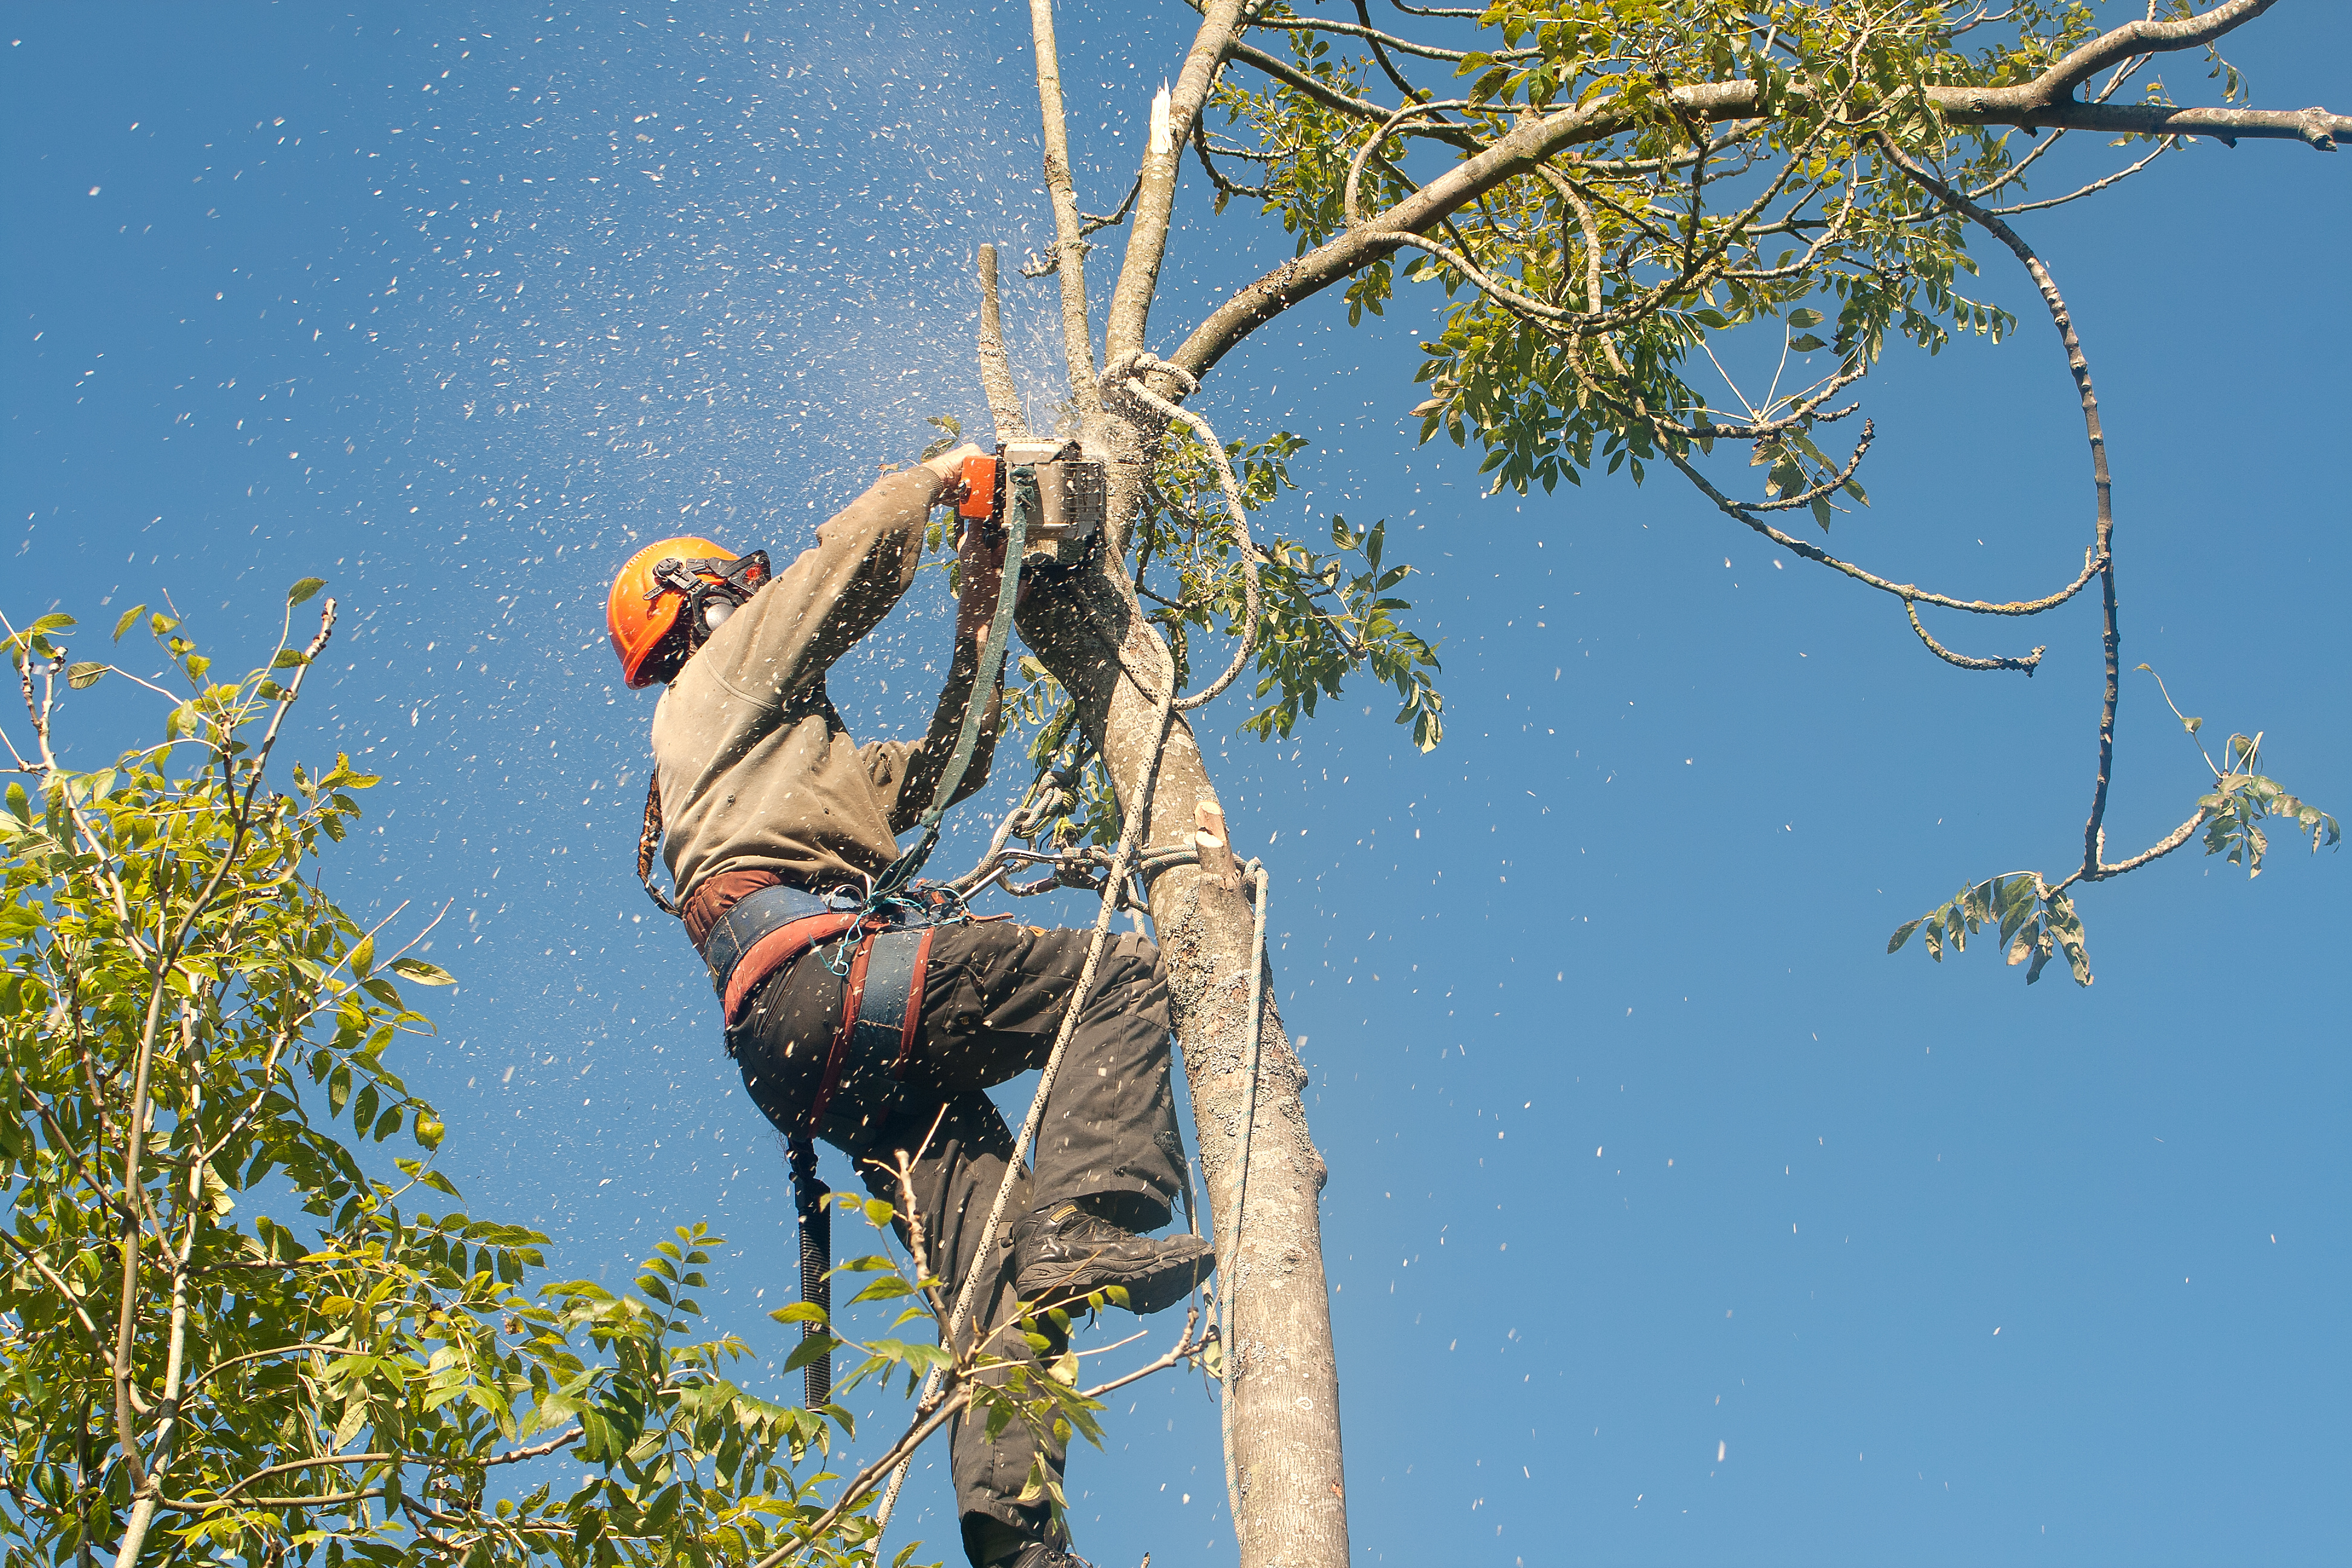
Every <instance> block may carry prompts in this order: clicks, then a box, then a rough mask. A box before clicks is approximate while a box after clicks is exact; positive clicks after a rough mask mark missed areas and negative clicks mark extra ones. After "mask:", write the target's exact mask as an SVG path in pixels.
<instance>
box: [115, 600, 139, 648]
mask: <svg viewBox="0 0 2352 1568" xmlns="http://www.w3.org/2000/svg"><path fill="white" fill-rule="evenodd" d="M146 613H147V606H146V605H131V607H130V608H129V609H127V610H125V611H123V612H122V618H121V620H119V621H117V622H115V623H114V640H115V641H116V642H121V640H122V634H123V633H125V632H127V631H129V630H130V629H131V622H133V621H135V620H137V619H138V618H139V617H140V616H143V615H145V614H146Z"/></svg>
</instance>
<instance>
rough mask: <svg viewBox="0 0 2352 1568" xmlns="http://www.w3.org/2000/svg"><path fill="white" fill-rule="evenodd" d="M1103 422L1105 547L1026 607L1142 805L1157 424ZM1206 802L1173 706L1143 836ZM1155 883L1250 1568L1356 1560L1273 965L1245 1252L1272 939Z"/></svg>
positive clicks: (1297, 1105) (1233, 1474)
mask: <svg viewBox="0 0 2352 1568" xmlns="http://www.w3.org/2000/svg"><path fill="white" fill-rule="evenodd" d="M1096 428H1097V429H1098V430H1100V431H1101V432H1102V438H1101V440H1100V442H1099V444H1097V442H1095V441H1089V443H1088V445H1089V447H1090V448H1094V449H1096V450H1097V454H1098V455H1101V456H1105V457H1108V458H1109V460H1110V496H1109V498H1108V499H1109V503H1110V504H1109V507H1108V512H1109V519H1108V526H1107V528H1106V533H1107V535H1108V538H1107V540H1106V544H1107V546H1108V548H1106V549H1105V550H1104V551H1103V552H1101V553H1100V554H1099V555H1097V556H1096V557H1094V558H1093V559H1092V560H1091V561H1090V562H1089V563H1088V564H1087V566H1085V567H1084V568H1082V569H1081V570H1080V571H1079V572H1078V573H1077V574H1075V575H1074V576H1073V577H1072V578H1071V579H1070V580H1068V581H1066V582H1065V583H1061V584H1054V585H1052V586H1051V587H1050V588H1048V589H1047V590H1046V591H1044V592H1033V593H1032V594H1031V595H1030V598H1029V600H1028V603H1027V604H1026V605H1025V606H1024V609H1023V611H1022V613H1021V622H1020V624H1021V630H1022V634H1023V636H1024V637H1025V638H1026V639H1027V640H1028V642H1029V644H1030V646H1031V647H1033V648H1034V649H1035V650H1036V652H1037V655H1038V657H1039V658H1041V659H1042V660H1043V661H1044V662H1045V666H1046V668H1048V669H1050V670H1052V671H1053V673H1054V675H1055V679H1059V680H1060V681H1061V682H1062V683H1063V685H1065V686H1066V687H1067V688H1068V689H1070V691H1071V692H1072V694H1073V695H1074V696H1075V697H1076V700H1077V704H1078V713H1079V719H1080V722H1081V723H1083V724H1084V726H1085V728H1086V731H1087V735H1088V736H1089V737H1090V738H1091V739H1092V740H1093V741H1094V742H1095V744H1096V745H1097V747H1098V748H1099V749H1100V752H1101V754H1102V757H1103V760H1104V762H1105V763H1106V764H1107V765H1108V768H1109V771H1110V776H1111V779H1112V782H1113V784H1114V785H1115V786H1116V787H1117V789H1118V800H1119V806H1120V809H1121V811H1122V812H1128V811H1133V810H1135V809H1136V808H1137V805H1138V802H1137V798H1136V796H1137V786H1138V784H1139V782H1140V781H1141V780H1142V778H1143V776H1144V774H1145V773H1146V772H1147V770H1148V769H1149V768H1150V760H1151V752H1152V748H1153V744H1154V742H1155V739H1156V736H1155V733H1154V731H1155V729H1156V718H1157V698H1158V695H1159V691H1158V687H1159V683H1160V682H1161V681H1163V680H1165V679H1169V678H1170V675H1171V670H1170V668H1169V666H1170V659H1169V656H1168V653H1167V650H1166V647H1165V646H1164V645H1163V644H1162V643H1161V642H1160V637H1159V636H1158V634H1157V633H1156V632H1155V631H1154V630H1153V628H1152V627H1151V626H1150V624H1149V623H1148V622H1146V621H1145V620H1144V618H1143V616H1142V614H1141V611H1140V607H1139V605H1138V603H1137V601H1136V597H1135V594H1134V591H1133V589H1132V588H1131V587H1130V586H1129V584H1128V582H1127V581H1126V579H1125V577H1124V576H1123V575H1122V574H1121V573H1120V572H1119V571H1118V562H1119V561H1120V560H1121V559H1122V553H1123V552H1122V551H1121V550H1120V543H1121V542H1122V541H1123V540H1124V539H1125V537H1126V534H1127V530H1128V526H1129V523H1130V522H1131V521H1132V520H1133V518H1134V516H1135V512H1136V507H1137V502H1138V500H1139V496H1140V493H1141V480H1142V476H1143V473H1144V471H1145V469H1146V468H1147V467H1148V465H1149V462H1150V446H1149V441H1150V439H1151V438H1150V437H1147V436H1146V435H1145V433H1143V432H1139V431H1138V430H1136V429H1135V428H1134V427H1133V426H1129V425H1126V424H1125V423H1123V422H1121V421H1118V420H1117V419H1115V418H1112V419H1108V421H1106V423H1104V424H1102V425H1098V426H1096ZM1089 434H1090V435H1091V434H1093V432H1091V431H1090V432H1089ZM1215 657H1217V658H1223V657H1224V655H1223V653H1222V652H1219V653H1218V654H1217V655H1216V656H1215ZM1137 677H1141V678H1142V681H1143V682H1148V683H1149V686H1148V687H1147V686H1146V685H1145V684H1140V683H1139V680H1138V679H1137ZM1203 802H1206V803H1211V804H1216V802H1217V795H1216V789H1215V786H1214V785H1213V784H1211V783H1210V781H1209V774H1208V769H1207V767H1206V765H1205V763H1204V761H1203V759H1202V754H1201V748H1200V745H1199V743H1198V742H1197V741H1196V740H1195V739H1194V737H1193V734H1192V727H1191V726H1190V725H1189V724H1187V723H1186V722H1185V721H1184V719H1183V718H1182V716H1181V715H1179V716H1177V717H1176V718H1175V720H1174V721H1173V723H1172V725H1171V732H1170V734H1169V736H1168V742H1167V747H1166V750H1165V752H1164V754H1163V755H1162V758H1161V761H1160V771H1159V775H1158V779H1157V782H1156V784H1154V785H1153V787H1152V789H1151V790H1150V794H1149V799H1148V801H1147V802H1146V803H1144V804H1145V805H1146V808H1147V809H1148V810H1149V812H1150V816H1149V817H1148V818H1147V820H1146V821H1145V823H1144V831H1143V834H1142V837H1141V843H1142V844H1143V845H1145V846H1147V847H1162V846H1173V845H1178V844H1189V843H1191V842H1192V826H1193V822H1194V820H1195V813H1196V811H1197V810H1198V808H1199V806H1200V805H1201V804H1202V803H1203ZM1150 897H1151V917H1152V921H1153V923H1154V925H1155V926H1156V927H1157V928H1158V931H1159V937H1160V952H1161V954H1162V956H1163V958H1164V959H1165V961H1166V963H1167V966H1168V974H1169V986H1170V1000H1171V1006H1172V1010H1173V1015H1174V1021H1175V1028H1176V1035H1177V1038H1178V1040H1179V1041H1180V1042H1181V1048H1182V1053H1183V1061H1184V1073H1185V1078H1186V1080H1187V1082H1188V1083H1189V1085H1190V1087H1191V1089H1192V1120H1193V1130H1194V1139H1195V1142H1196V1143H1197V1144H1198V1146H1199V1149H1200V1153H1201V1163H1202V1168H1203V1173H1204V1176H1205V1188H1206V1192H1207V1202H1208V1206H1209V1214H1210V1215H1211V1216H1213V1224H1214V1228H1215V1237H1216V1246H1217V1279H1218V1287H1217V1288H1218V1289H1219V1290H1220V1291H1230V1292H1231V1293H1232V1296H1231V1301H1232V1321H1233V1325H1234V1343H1232V1344H1230V1345H1227V1346H1226V1347H1224V1380H1225V1384H1224V1426H1225V1443H1226V1451H1225V1452H1226V1458H1225V1470H1226V1475H1225V1483H1226V1491H1227V1495H1228V1499H1229V1500H1230V1502H1231V1504H1232V1507H1233V1514H1234V1534H1235V1536H1236V1537H1237V1539H1238V1541H1239V1543H1240V1548H1241V1562H1242V1564H1243V1568H1273V1565H1276V1564H1280V1565H1281V1568H1345V1565H1346V1563H1347V1562H1348V1515H1347V1497H1346V1491H1345V1483H1344V1479H1343V1476H1342V1474H1341V1467H1340V1443H1339V1366H1338V1363H1337V1362H1336V1361H1335V1359H1334V1358H1333V1355H1332V1351H1331V1311H1330V1297H1329V1294H1328V1287H1327V1286H1326V1284H1325V1282H1324V1276H1323V1249H1322V1226H1321V1220H1320V1216H1319V1215H1318V1211H1317V1201H1318V1194H1319V1193H1320V1192H1321V1190H1322V1186H1323V1181H1324V1174H1325V1172H1324V1165H1323V1160H1322V1156H1321V1155H1319V1154H1318V1153H1317V1152H1316V1151H1315V1145H1314V1143H1313V1142H1312V1141H1311V1140H1310V1139H1309V1137H1308V1135H1307V1112H1306V1107H1305V1105H1304V1103H1303V1101H1302V1100H1301V1098H1300V1090H1301V1089H1302V1088H1303V1087H1304V1086H1305V1084H1306V1081H1307V1074H1306V1072H1305V1071H1304V1069H1302V1068H1300V1066H1299V1063H1298V1058H1297V1056H1296V1055H1295V1054H1294V1053H1293V1052H1292V1050H1291V1048H1290V1042H1289V1037H1288V1036H1287V1035H1286V1033H1285V1032H1284V1030H1283V1027H1282V1019H1281V1015H1280V1012H1279V1010H1278V1009H1277V1008H1276V1005H1275V998H1274V986H1273V984H1272V976H1271V973H1269V975H1268V977H1267V981H1266V984H1265V1011H1264V1027H1263V1034H1262V1044H1261V1046H1260V1055H1259V1061H1260V1076H1259V1079H1258V1092H1257V1106H1256V1115H1255V1127H1254V1129H1253V1131H1251V1133H1250V1135H1249V1137H1248V1140H1247V1146H1248V1150H1249V1171H1250V1179H1249V1182H1248V1184H1247V1191H1246V1196H1245V1200H1244V1201H1245V1203H1246V1209H1245V1211H1244V1213H1243V1214H1242V1215H1241V1217H1240V1223H1239V1226H1238V1234H1239V1238H1240V1246H1239V1248H1238V1250H1236V1248H1235V1247H1234V1234H1235V1230H1236V1227H1235V1225H1234V1215H1233V1204H1234V1196H1235V1194H1236V1192H1237V1191H1239V1190H1240V1189H1241V1187H1242V1182H1241V1174H1242V1152H1243V1148H1244V1135H1243V1129H1242V1119H1243V1115H1244V1102H1245V1100H1246V1099H1247V1097H1248V1090H1249V1084H1248V1070H1249V1048H1250V1019H1249V994H1250V977H1251V965H1252V961H1253V958H1255V959H1257V960H1258V961H1259V962H1265V955H1264V954H1254V953H1253V952H1252V951H1251V948H1252V944H1253V936H1254V930H1253V920H1252V911H1251V908H1250V903H1249V900H1248V899H1247V898H1246V897H1245V896H1244V893H1243V892H1242V891H1241V890H1239V889H1227V888H1224V887H1221V886H1219V885H1217V884H1216V883H1215V882H1213V881H1209V880H1206V879H1203V878H1202V875H1201V873H1200V871H1199V870H1198V869H1197V868H1194V867H1192V866H1178V867H1176V868H1173V869H1171V870H1169V871H1167V872H1164V873H1162V874H1161V875H1160V877H1159V878H1158V879H1157V880H1156V881H1154V883H1153V884H1152V887H1151V889H1150Z"/></svg>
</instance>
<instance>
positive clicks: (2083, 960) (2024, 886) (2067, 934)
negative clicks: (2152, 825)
mask: <svg viewBox="0 0 2352 1568" xmlns="http://www.w3.org/2000/svg"><path fill="white" fill-rule="evenodd" d="M2138 668H2141V669H2148V667H2147V665H2144V664H2143V665H2141V666H2139V667H2138ZM2148 673H2149V674H2150V675H2154V674H2155V671H2153V670H2148ZM2161 684H2162V683H2161V681H2160V680H2159V682H2158V685H2159V686H2161ZM2171 702H2172V699H2171V696H2170V694H2169V693H2168V694H2167V695H2166V697H2165V703H2166V706H2168V707H2170V706H2171ZM2173 714H2174V716H2175V717H2176V718H2178V719H2179V721H2180V727H2181V730H2182V731H2184V732H2185V733H2186V734H2187V735H2188V736H2189V742H2190V744H2192V745H2196V746H2197V753H2198V755H2199V756H2200V757H2201V758H2203V760H2204V763H2205V765H2206V766H2207V767H2208V768H2209V769H2210V770H2211V771H2212V773H2213V788H2212V790H2211V791H2210V793H2209V794H2206V795H2200V796H2198V798H2197V811H2196V814H2195V815H2194V816H2190V817H2189V820H2188V821H2186V822H2184V823H2182V824H2181V825H2180V826H2179V827H2177V828H2175V829H2173V830H2172V832H2171V833H2170V834H2169V835H2168V836H2167V837H2166V838H2165V839H2164V840H2163V841H2162V842H2161V843H2159V844H2158V845H2157V846H2156V847H2155V848H2153V849H2151V850H2149V851H2147V853H2146V854H2144V855H2141V856H2138V857H2137V858H2135V859H2134V860H2133V861H2131V862H2129V863H2127V864H2126V865H2123V866H2105V865H2104V864H2102V866H2101V868H2100V872H2101V875H2100V876H2099V877H2098V878H2094V879H2093V880H2098V879H2104V878H2105V877H2113V876H2120V875H2122V874H2123V873H2124V872H2126V871H2129V870H2133V869H2136V868H2137V867H2138V866H2140V865H2145V864H2147V862H2148V861H2151V860H2155V859H2157V858H2160V857H2162V856H2166V855H2169V854H2170V853H2172V851H2173V850H2175V849H2178V848H2179V847H2181V846H2182V845H2184V844H2186V843H2188V842H2189V839H2190V837H2196V836H2199V832H2200V829H2202V835H2201V837H2203V840H2204V844H2205V853H2206V854H2207V855H2209V856H2210V855H2220V856H2223V857H2225V858H2227V859H2228V860H2229V861H2230V862H2231V864H2232V865H2242V866H2243V867H2245V868H2246V875H2247V876H2248V877H2259V876H2261V875H2262V874H2263V855H2264V854H2266V853H2267V852H2268V851H2269V848H2270V839H2269V837H2267V836H2266V835H2264V833H2263V829H2262V826H2261V824H2262V822H2263V819H2264V818H2277V819H2280V820H2284V821H2288V822H2292V823H2293V824H2294V827H2295V831H2296V832H2297V833H2298V834H2303V835H2307V836H2309V837H2310V839H2311V852H2312V853H2313V854H2315V855H2316V854H2318V853H2319V851H2320V849H2321V848H2322V847H2335V846H2336V845H2337V844H2339V843H2340V842H2341V841H2342V838H2343V833H2342V831H2341V829H2339V828H2338V826H2336V818H2334V817H2333V816H2329V815H2328V814H2327V813H2326V812H2324V811H2322V810H2320V809H2319V808H2318V807H2317V806H2315V805H2308V804H2306V803H2305V802H2304V801H2301V800H2298V799H2296V798H2295V797H2294V795H2289V794H2288V793H2287V792H2286V791H2285V790H2284V789H2283V788H2281V787H2280V785H2279V784H2278V782H2277V781H2276V780H2274V779H2270V778H2265V777H2264V776H2263V775H2262V774H2261V773H2256V772H2255V771H2254V764H2255V763H2256V762H2257V761H2258V760H2259V759H2260V757H2261V754H2262V743H2263V738H2262V736H2261V735H2259V734H2257V735H2254V736H2253V737H2252V738H2251V739H2250V738H2248V737H2247V736H2244V735H2232V736H2231V737H2230V743H2229V759H2230V760H2229V763H2228V765H2227V766H2226V767H2225V766H2223V765H2222V764H2221V763H2216V762H2215V761H2214V760H2213V759H2212V757H2211V756H2210V754H2208V753H2207V752H2206V751H2205V749H2204V747H2203V746H2202V745H2201V744H2200V743H2198V742H2197V732H2198V731H2200V730H2201V729H2203V728H2204V726H2205V721H2204V720H2203V719H2201V718H2198V717H2195V716H2193V715H2190V714H2185V713H2182V712H2181V711H2180V710H2179V709H2178V708H2174V709H2173ZM2082 878H2083V873H2082V872H2080V871H2076V872H2074V874H2072V875H2070V876H2068V877H2067V878H2065V879H2063V881H2060V882H2059V883H2057V884H2056V885H2055V886H2053V885H2052V884H2050V883H2048V882H2046V881H2044V880H2043V879H2042V875H2041V873H2039V872H2035V871H2012V872H2008V873H2005V874H2004V875H2001V876H1999V877H1995V878H1992V879H1990V880H1988V881H1983V882H1979V883H1977V884H1975V885H1974V886H1972V887H1967V888H1962V889H1960V890H1959V891H1958V892H1957V893H1955V894H1953V895H1952V897H1951V898H1950V899H1948V900H1946V901H1945V902H1943V903H1941V904H1938V905H1937V906H1936V908H1934V909H1932V910H1928V911H1927V913H1926V914H1924V915H1922V916H1920V917H1919V918H1918V919H1917V920H1915V921H1907V922H1906V923H1905V924H1903V925H1901V926H1899V927H1897V928H1896V929H1895V934H1894V936H1892V937H1891V938H1889V939H1888V940H1887V943H1886V951H1887V952H1900V951H1901V949H1902V947H1903V944H1904V943H1905V942H1908V941H1910V940H1911V933H1912V932H1913V931H1917V932H1919V933H1920V940H1921V941H1922V942H1924V943H1925V944H1926V945H1927V956H1928V957H1930V958H1932V959H1934V960H1935V961H1936V962H1937V963H1943V962H1944V949H1945V948H1946V947H1947V946H1948V947H1950V948H1951V950H1952V951H1953V952H1967V951H1968V945H1969V937H1971V936H1974V935H1975V934H1976V933H1977V932H1978V931H1980V930H1982V929H1983V928H1984V927H1986V926H1989V925H1994V924H1996V923H1998V925H1999V927H2000V946H2001V949H2002V951H2003V952H2006V953H2007V954H2008V957H2009V962H2010V963H2011V964H2018V963H2027V964H2028V965H2029V966H2028V968H2027V969H2026V971H2025V983H2026V984H2028V985H2031V984H2033V983H2034V982H2035V981H2037V980H2039V979H2041V978H2042V965H2043V964H2045V963H2049V962H2050V958H2051V955H2052V953H2053V952H2063V953H2064V954H2065V955H2066V966H2067V968H2068V969H2069V970H2070V971H2072V972H2073V973H2074V983H2075V984H2078V985H2088V984H2090V983H2091V961H2090V959H2089V957H2088V956H2087V955H2086V954H2085V952H2084V948H2083V922H2082V920H2081V919H2080V917H2078V916H2077V915H2076V914H2075V912H2074V902H2073V900H2069V899H2068V898H2067V897H2066V893H2065V889H2066V888H2067V887H2068V886H2069V885H2071V884H2072V883H2074V881H2076V880H2078V879H2082Z"/></svg>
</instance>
